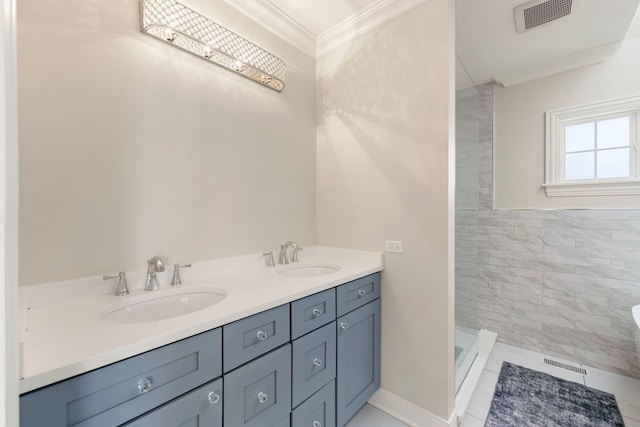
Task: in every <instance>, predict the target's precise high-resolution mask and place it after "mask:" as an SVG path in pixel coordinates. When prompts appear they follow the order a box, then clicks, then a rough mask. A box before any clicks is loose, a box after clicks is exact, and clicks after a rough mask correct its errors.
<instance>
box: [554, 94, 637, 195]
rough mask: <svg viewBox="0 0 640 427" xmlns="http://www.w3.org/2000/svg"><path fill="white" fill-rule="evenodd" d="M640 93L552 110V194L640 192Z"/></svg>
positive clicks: (625, 193)
mask: <svg viewBox="0 0 640 427" xmlns="http://www.w3.org/2000/svg"><path fill="white" fill-rule="evenodd" d="M639 123H640V97H633V98H626V99H621V100H616V101H608V102H602V103H598V104H592V105H587V106H582V107H575V108H567V109H563V110H555V111H550V112H547V114H546V131H547V134H546V153H545V156H546V159H545V163H546V164H545V166H546V170H545V172H546V173H545V175H546V176H545V178H546V182H545V184H544V187H545V190H546V192H547V196H549V197H554V196H601V195H627V194H640V147H639V140H640V137H639V133H640V131H639V129H640V125H639Z"/></svg>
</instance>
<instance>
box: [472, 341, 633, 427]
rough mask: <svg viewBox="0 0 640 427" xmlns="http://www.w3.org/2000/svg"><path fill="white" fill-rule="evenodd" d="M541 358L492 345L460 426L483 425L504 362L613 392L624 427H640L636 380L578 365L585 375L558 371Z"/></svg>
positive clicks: (516, 348)
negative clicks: (585, 372) (583, 369)
mask: <svg viewBox="0 0 640 427" xmlns="http://www.w3.org/2000/svg"><path fill="white" fill-rule="evenodd" d="M542 357H543V355H542V354H541V353H537V352H535V351H531V350H525V349H522V348H518V347H513V346H510V345H507V344H502V343H496V344H495V346H494V347H493V350H492V351H491V355H489V359H488V360H487V365H486V366H485V369H484V371H483V372H482V376H481V377H480V381H479V382H478V385H477V386H476V389H475V391H474V392H473V397H472V398H471V401H469V405H468V406H467V410H466V412H465V414H464V417H463V418H462V424H461V425H460V426H461V427H482V426H484V422H485V420H486V418H487V415H488V413H489V408H490V407H491V399H492V397H493V390H494V389H495V386H496V383H497V382H498V374H499V373H500V367H501V366H502V362H504V361H507V362H511V363H515V364H517V365H520V366H524V367H525V368H530V369H535V370H537V371H540V372H546V373H548V374H551V375H554V376H556V377H559V378H563V379H565V380H569V381H575V382H577V383H580V384H584V385H586V386H587V387H592V388H595V389H598V390H602V391H606V392H609V393H613V394H614V395H615V396H616V400H617V401H618V407H619V408H620V412H622V417H623V418H624V422H625V424H626V427H640V380H637V379H634V378H629V377H625V376H623V375H618V374H614V373H611V372H606V371H603V370H600V369H596V368H591V367H589V366H585V365H582V367H583V368H585V369H586V370H587V376H584V375H580V374H577V373H574V372H571V371H568V370H565V369H562V368H556V367H553V366H548V365H545V364H543V363H542ZM552 358H553V359H555V360H559V361H564V362H567V363H570V364H574V365H575V362H571V361H566V360H562V359H559V358H557V357H552Z"/></svg>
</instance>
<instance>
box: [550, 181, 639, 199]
mask: <svg viewBox="0 0 640 427" xmlns="http://www.w3.org/2000/svg"><path fill="white" fill-rule="evenodd" d="M543 187H544V189H545V191H546V192H547V197H579V196H631V195H638V194H640V179H627V180H612V181H606V182H597V183H595V182H585V181H582V182H578V181H576V182H570V183H569V182H564V183H559V184H544V185H543Z"/></svg>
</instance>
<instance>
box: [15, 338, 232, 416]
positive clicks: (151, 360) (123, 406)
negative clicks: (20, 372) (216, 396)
mask: <svg viewBox="0 0 640 427" xmlns="http://www.w3.org/2000/svg"><path fill="white" fill-rule="evenodd" d="M221 341H222V340H221V331H220V329H214V330H212V331H208V332H205V333H202V334H199V335H196V336H193V337H191V338H187V339H185V340H182V341H178V342H175V343H173V344H169V345H166V346H164V347H160V348H158V349H155V350H152V351H149V352H147V353H143V354H140V355H138V356H134V357H131V358H129V359H126V360H123V361H121V362H117V363H114V364H112V365H109V366H105V367H104V368H100V369H97V370H95V371H91V372H88V373H86V374H83V375H80V376H77V377H74V378H71V379H69V380H65V381H62V382H59V383H57V384H54V385H51V386H48V387H46V388H43V389H40V390H36V391H34V392H31V393H28V394H25V395H23V396H21V397H20V425H21V426H22V427H41V426H78V427H88V426H91V427H102V426H104V427H113V426H114V425H120V424H122V423H124V422H126V421H129V420H131V419H133V418H135V417H137V416H139V415H142V414H144V413H145V412H148V411H150V410H151V409H153V408H155V407H157V406H159V405H162V404H163V403H165V402H168V401H169V400H171V399H174V398H176V397H178V396H180V395H182V394H184V393H185V392H187V391H189V390H192V389H194V388H195V387H198V386H200V385H202V384H204V383H206V382H208V381H211V380H212V379H214V378H217V377H219V376H221V375H222V354H221V348H222V345H221Z"/></svg>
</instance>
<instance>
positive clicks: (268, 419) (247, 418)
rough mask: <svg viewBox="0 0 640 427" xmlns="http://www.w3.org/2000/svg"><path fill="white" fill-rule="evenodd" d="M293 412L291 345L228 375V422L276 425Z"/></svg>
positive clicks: (241, 426) (238, 426) (234, 426)
mask: <svg viewBox="0 0 640 427" xmlns="http://www.w3.org/2000/svg"><path fill="white" fill-rule="evenodd" d="M290 412H291V344H287V345H285V346H283V347H281V348H279V349H278V350H274V351H272V352H271V353H269V354H265V355H264V356H262V357H260V358H259V359H256V360H254V361H253V362H251V363H248V364H246V365H244V366H243V367H241V368H238V369H236V370H235V371H232V372H229V373H228V374H226V375H225V376H224V423H225V425H226V426H229V427H265V426H272V425H274V424H276V423H278V422H280V421H281V420H282V419H284V418H285V417H286V416H287V414H289V413H290Z"/></svg>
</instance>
